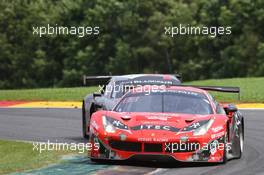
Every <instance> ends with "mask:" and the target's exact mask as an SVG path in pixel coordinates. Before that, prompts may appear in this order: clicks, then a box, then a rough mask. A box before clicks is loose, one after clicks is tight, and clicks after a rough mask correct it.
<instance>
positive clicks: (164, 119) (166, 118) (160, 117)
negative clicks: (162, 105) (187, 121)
mask: <svg viewBox="0 0 264 175" xmlns="http://www.w3.org/2000/svg"><path fill="white" fill-rule="evenodd" d="M168 118H171V117H164V116H148V117H147V119H149V120H163V121H167V120H168Z"/></svg>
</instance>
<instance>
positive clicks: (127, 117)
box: [121, 115, 131, 120]
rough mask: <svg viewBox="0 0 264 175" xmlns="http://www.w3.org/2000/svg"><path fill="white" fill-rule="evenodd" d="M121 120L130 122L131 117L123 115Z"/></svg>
mask: <svg viewBox="0 0 264 175" xmlns="http://www.w3.org/2000/svg"><path fill="white" fill-rule="evenodd" d="M121 118H122V119H123V120H130V119H131V117H130V116H128V115H124V116H122V117H121Z"/></svg>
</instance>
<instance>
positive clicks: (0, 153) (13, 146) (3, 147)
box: [0, 140, 73, 174]
mask: <svg viewBox="0 0 264 175" xmlns="http://www.w3.org/2000/svg"><path fill="white" fill-rule="evenodd" d="M65 154H73V152H70V151H69V152H67V151H44V152H42V153H41V154H40V153H39V152H38V151H36V150H34V151H33V144H32V143H25V142H18V141H4V140H0V157H1V159H0V174H7V173H12V172H21V171H25V170H31V169H35V168H40V167H43V166H46V165H49V164H52V163H57V162H59V161H61V160H60V157H61V156H62V155H65Z"/></svg>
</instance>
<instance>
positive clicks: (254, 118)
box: [0, 108, 264, 175]
mask: <svg viewBox="0 0 264 175" xmlns="http://www.w3.org/2000/svg"><path fill="white" fill-rule="evenodd" d="M242 112H243V114H244V116H245V150H244V155H243V157H242V159H240V160H231V161H229V162H228V163H227V164H225V165H221V164H213V165H208V164H175V163H174V164H173V163H172V164H165V165H164V164H160V163H155V162H154V163H153V162H143V163H112V164H110V165H112V167H113V168H110V170H109V169H107V170H101V171H99V172H98V173H97V174H104V175H107V174H162V175H170V174H177V175H181V174H182V175H188V174H196V175H198V174H201V175H207V174H208V175H209V174H225V175H226V174H232V175H233V174H258V175H260V174H263V175H264V110H243V111H242ZM0 139H11V140H28V141H47V140H50V141H51V142H85V140H84V139H82V138H81V110H80V109H13V108H0ZM88 163H89V162H88ZM73 174H74V172H73Z"/></svg>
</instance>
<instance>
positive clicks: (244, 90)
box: [0, 77, 264, 102]
mask: <svg viewBox="0 0 264 175" xmlns="http://www.w3.org/2000/svg"><path fill="white" fill-rule="evenodd" d="M185 84H190V85H192V84H193V85H212V86H213V85H215V86H217V85H218V86H239V87H240V88H241V101H240V102H264V77H263V78H233V79H219V80H203V81H193V82H187V83H185ZM98 89H99V88H97V87H79V88H43V89H28V90H0V100H49V101H51V100H54V101H71V100H74V101H81V100H82V99H83V97H84V96H85V95H86V94H89V93H91V92H94V91H97V90H98ZM212 94H213V95H214V96H216V98H217V99H218V100H220V101H225V102H230V101H231V102H236V101H237V99H238V98H237V95H235V94H229V93H212Z"/></svg>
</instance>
